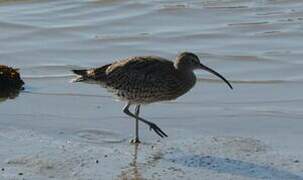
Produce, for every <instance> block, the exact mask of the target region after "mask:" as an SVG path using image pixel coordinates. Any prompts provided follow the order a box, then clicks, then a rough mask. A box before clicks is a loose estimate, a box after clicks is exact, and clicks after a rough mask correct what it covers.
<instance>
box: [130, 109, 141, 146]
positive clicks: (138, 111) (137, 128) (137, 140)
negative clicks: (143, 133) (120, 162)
mask: <svg viewBox="0 0 303 180" xmlns="http://www.w3.org/2000/svg"><path fill="white" fill-rule="evenodd" d="M139 113H140V105H136V107H135V115H136V116H137V117H138V116H139ZM130 143H133V144H137V143H141V142H140V140H139V119H138V118H136V121H135V137H134V138H133V139H131V140H130Z"/></svg>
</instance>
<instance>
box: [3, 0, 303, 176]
mask: <svg viewBox="0 0 303 180" xmlns="http://www.w3.org/2000/svg"><path fill="white" fill-rule="evenodd" d="M302 20H303V4H302V2H301V1H298V0H291V1H287V2H286V1H270V0H263V1H254V2H251V1H233V0H229V1H178V2H170V1H143V2H137V1H120V0H117V1H89V0H76V1H71V0H62V1H35V0H24V1H22V0H18V1H0V27H1V28H0V40H1V41H0V55H1V56H0V64H7V65H10V66H14V67H18V68H20V72H21V73H22V75H23V78H24V81H25V83H26V86H25V88H26V89H25V91H24V92H21V93H20V95H19V96H18V97H17V98H15V99H12V100H6V101H2V102H1V104H0V147H1V148H0V169H1V171H0V179H8V180H10V179H30V180H32V179H73V180H74V179H81V180H82V179H83V180H87V179H93V180H95V179H201V178H202V179H233V180H234V179H241V180H242V179H281V180H282V179H283V180H284V179H296V180H301V179H303V151H302V148H303V143H301V139H302V138H303V130H302V127H303V122H302V117H303V113H302V107H303V98H302V90H303V84H302V82H303V74H302V67H303V66H302V49H303V44H302V43H301V42H302V40H303V39H302V37H303V36H302V26H303V24H302V23H303V21H302ZM185 50H188V51H192V52H195V53H197V54H198V55H199V57H201V59H202V61H203V63H204V64H206V65H208V66H210V67H212V68H213V69H215V70H217V71H218V72H220V73H221V74H223V75H224V76H225V77H226V78H227V79H229V80H230V81H231V82H232V84H233V86H234V90H233V91H231V90H229V89H228V87H226V85H225V84H224V83H223V82H221V81H219V80H217V79H216V78H215V77H213V76H212V75H210V74H207V73H204V72H200V71H199V72H197V75H198V78H199V80H198V82H197V85H196V86H195V87H194V89H192V90H191V91H190V92H189V93H188V94H186V95H185V96H183V97H181V98H179V99H178V100H177V101H174V102H163V103H156V104H151V105H147V106H144V107H143V109H142V115H143V117H145V118H147V119H149V120H151V121H153V122H155V123H156V124H158V125H159V126H160V127H161V128H162V129H163V130H164V131H165V132H166V133H167V134H168V136H169V137H168V138H166V139H160V138H158V137H157V135H156V134H155V133H154V132H151V131H149V130H148V127H146V126H144V125H143V124H142V125H141V126H140V127H141V128H140V134H141V141H143V143H142V144H140V145H139V146H138V147H136V146H134V145H130V144H129V143H128V140H129V139H130V138H131V137H132V132H133V121H132V120H130V119H129V118H128V117H127V116H126V115H124V114H123V112H122V110H121V109H122V107H123V105H124V104H123V103H122V102H117V101H114V100H113V99H112V98H111V97H110V94H109V93H107V92H106V90H104V89H102V88H100V87H99V86H97V85H88V84H72V83H69V81H70V80H71V79H72V78H74V75H73V74H72V73H71V72H70V70H71V69H73V68H86V67H93V66H101V65H103V64H106V63H108V62H111V61H113V60H116V59H119V58H123V57H127V56H131V55H155V54H156V55H159V56H163V57H167V58H171V59H173V58H174V56H175V55H176V54H177V53H178V52H181V51H185Z"/></svg>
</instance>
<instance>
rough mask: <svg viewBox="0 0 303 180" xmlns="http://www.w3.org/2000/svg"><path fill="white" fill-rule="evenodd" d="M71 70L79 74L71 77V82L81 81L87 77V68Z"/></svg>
mask: <svg viewBox="0 0 303 180" xmlns="http://www.w3.org/2000/svg"><path fill="white" fill-rule="evenodd" d="M72 71H73V73H75V74H77V75H79V76H78V77H77V78H75V79H72V81H71V82H81V81H85V80H86V79H87V75H88V70H87V69H75V70H72Z"/></svg>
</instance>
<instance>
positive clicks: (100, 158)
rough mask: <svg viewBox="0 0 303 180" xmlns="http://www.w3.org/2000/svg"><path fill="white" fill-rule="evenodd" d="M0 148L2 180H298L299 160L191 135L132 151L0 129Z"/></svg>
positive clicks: (231, 140)
mask: <svg viewBox="0 0 303 180" xmlns="http://www.w3.org/2000/svg"><path fill="white" fill-rule="evenodd" d="M95 131H96V130H95ZM100 133H101V134H102V132H101V131H100ZM103 134H104V133H103ZM104 136H108V137H112V135H104ZM0 144H1V145H0V146H1V147H2V148H1V150H0V158H1V163H0V167H1V168H2V171H1V173H0V177H1V179H5V180H6V179H7V180H9V179H31V180H32V179H74V180H76V179H79V180H87V179H92V180H94V179H201V177H203V178H202V179H218V180H219V179H241V180H242V179H281V180H285V179H288V180H292V179H293V180H301V179H303V158H302V156H298V155H297V154H294V153H292V152H288V153H283V151H280V150H279V149H276V148H273V147H272V146H270V145H269V144H266V143H265V142H264V141H262V140H260V139H254V138H249V137H246V138H245V137H233V136H226V137H223V136H218V137H216V136H200V135H196V136H194V137H189V136H187V137H186V138H180V139H175V140H162V141H158V142H155V143H143V144H141V145H139V146H138V147H136V146H134V145H130V144H129V143H128V142H127V141H126V140H122V141H121V142H118V141H114V140H113V141H111V142H110V141H107V142H104V141H100V142H99V143H92V142H83V141H82V142H81V141H79V140H77V139H70V138H66V137H65V138H56V137H51V136H47V135H45V134H41V133H37V132H35V131H33V130H25V129H17V128H1V130H0Z"/></svg>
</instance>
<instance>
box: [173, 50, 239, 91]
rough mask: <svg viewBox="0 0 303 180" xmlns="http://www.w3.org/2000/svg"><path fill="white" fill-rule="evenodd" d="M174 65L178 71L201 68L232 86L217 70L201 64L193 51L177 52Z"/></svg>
mask: <svg viewBox="0 0 303 180" xmlns="http://www.w3.org/2000/svg"><path fill="white" fill-rule="evenodd" d="M175 67H176V68H177V69H178V70H180V71H185V72H186V71H187V72H192V71H194V70H196V69H202V70H205V71H208V72H210V73H212V74H214V75H216V76H218V77H219V78H221V79H222V80H223V81H224V82H226V83H227V85H228V86H229V87H230V88H231V89H233V87H232V86H231V84H230V83H229V82H228V81H227V80H226V79H225V78H224V77H223V76H222V75H221V74H219V73H218V72H216V71H215V70H213V69H211V68H209V67H207V66H205V65H203V64H202V63H201V62H200V59H199V57H198V56H197V55H195V54H194V53H191V52H183V53H181V54H179V55H178V56H177V57H176V61H175Z"/></svg>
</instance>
